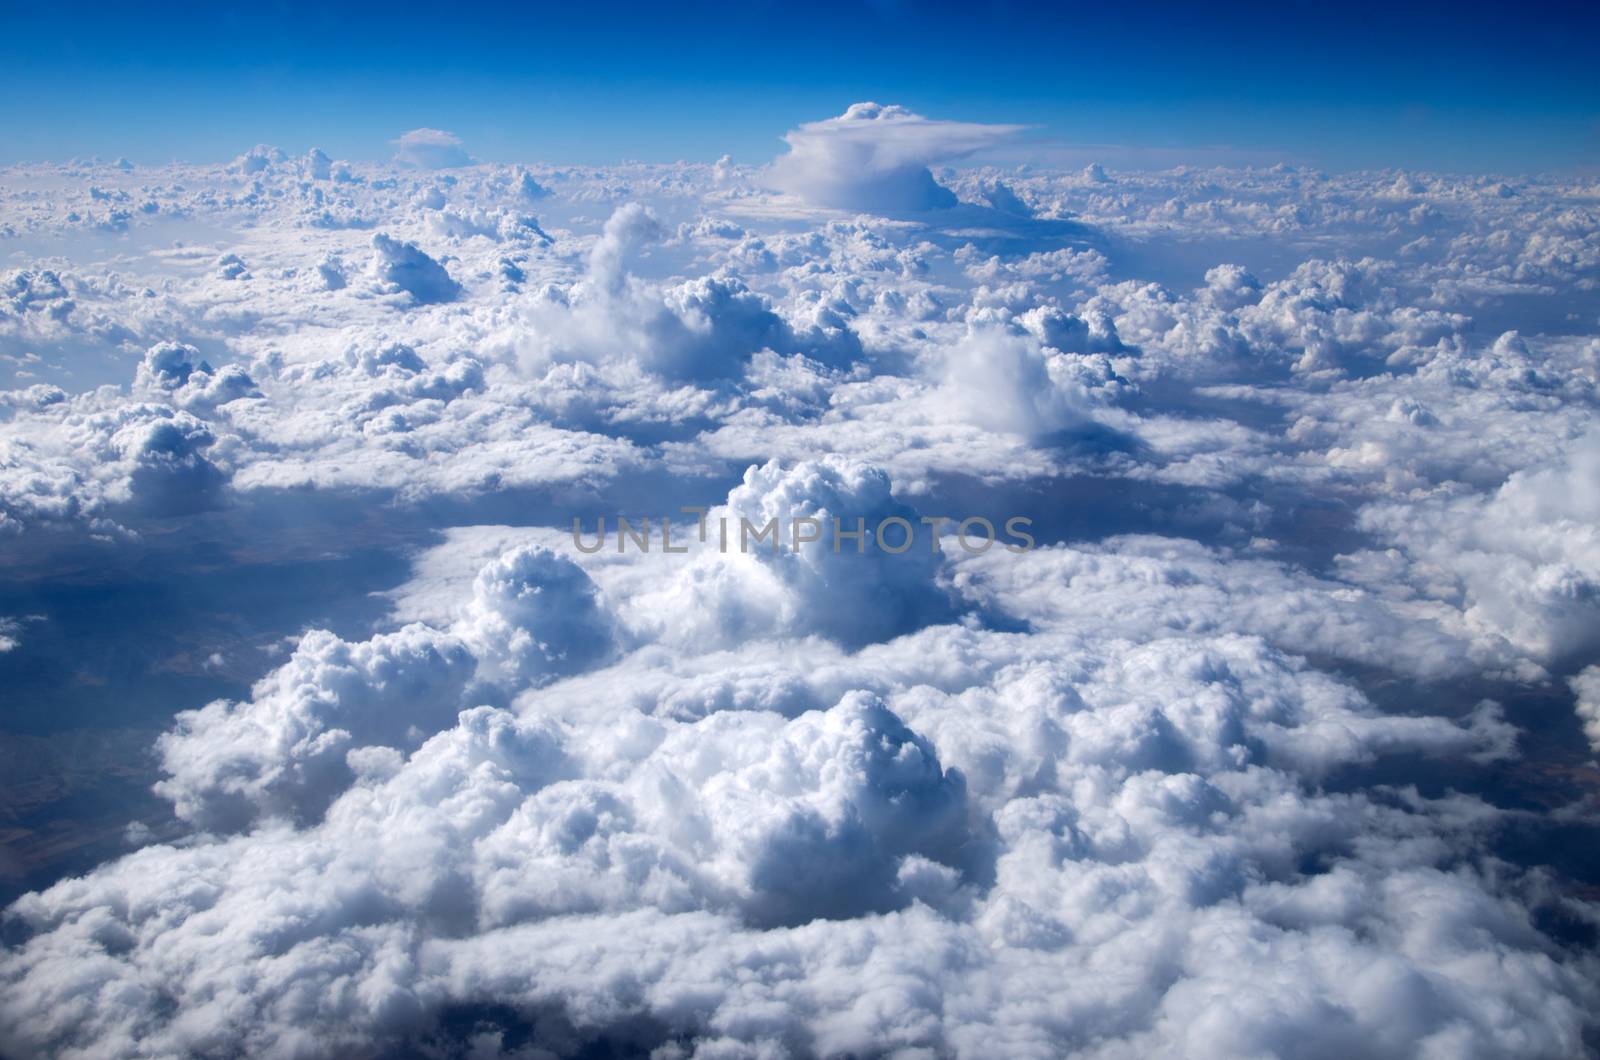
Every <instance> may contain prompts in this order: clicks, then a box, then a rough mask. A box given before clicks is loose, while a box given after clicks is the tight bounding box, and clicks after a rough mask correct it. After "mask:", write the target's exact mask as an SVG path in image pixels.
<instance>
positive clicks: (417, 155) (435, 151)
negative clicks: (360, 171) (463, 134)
mask: <svg viewBox="0 0 1600 1060" xmlns="http://www.w3.org/2000/svg"><path fill="white" fill-rule="evenodd" d="M394 146H395V153H394V158H395V161H396V162H400V163H402V164H404V165H408V166H416V167H417V168H418V169H450V168H453V167H455V166H469V165H471V164H472V156H470V155H468V154H467V152H466V149H465V148H464V147H462V146H461V141H460V139H458V138H457V137H456V136H455V135H453V134H451V133H447V132H445V131H444V130H442V129H412V130H411V131H410V132H408V133H406V134H404V135H403V136H401V137H400V138H399V139H398V140H396V141H395V142H394Z"/></svg>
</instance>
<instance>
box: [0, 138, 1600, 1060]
mask: <svg viewBox="0 0 1600 1060" xmlns="http://www.w3.org/2000/svg"><path fill="white" fill-rule="evenodd" d="M1011 131H1012V130H1010V129H1009V128H1001V127H993V126H968V125H962V124H959V123H948V122H936V121H928V120H925V119H921V118H918V117H916V116H915V115H910V114H908V113H906V112H904V111H902V110H900V109H898V108H880V107H871V106H861V107H856V108H852V110H851V112H850V113H849V114H847V115H846V116H844V117H841V118H836V119H830V120H828V121H824V122H819V123H814V124H811V125H807V126H805V127H803V128H801V129H799V130H796V131H795V132H794V133H793V134H792V135H791V140H790V142H791V148H792V150H791V152H790V154H789V155H788V156H786V157H785V159H784V160H782V161H780V162H779V163H778V164H777V166H776V167H775V168H774V170H773V171H771V172H770V173H764V172H762V171H760V170H757V169H753V168H751V167H741V166H736V165H733V164H731V163H730V162H728V161H727V160H723V161H720V162H718V163H716V164H691V163H685V164H672V165H657V164H646V163H629V164H625V165H617V166H605V167H580V166H559V167H558V166H551V165H541V164H536V163H530V164H526V165H518V166H510V165H504V166H502V165H491V164H481V165H479V164H472V165H467V164H462V165H456V166H453V167H452V169H451V171H449V172H436V171H433V170H431V169H427V168H419V167H425V166H427V165H430V164H433V163H436V162H439V161H454V162H463V163H464V162H466V161H468V160H467V159H465V157H464V155H462V154H461V152H460V146H459V145H458V144H455V143H454V142H453V138H449V137H446V136H444V135H443V134H439V135H437V136H434V137H433V138H432V140H431V142H430V137H429V136H422V137H420V138H418V137H413V139H415V140H416V143H415V146H416V147H417V149H418V151H420V152H421V153H420V154H418V155H417V156H416V157H414V158H411V159H410V161H411V162H412V163H413V164H412V165H405V166H396V165H391V164H387V163H385V164H372V163H363V162H349V161H334V160H332V159H330V158H328V157H327V156H326V155H324V154H322V153H321V152H311V153H309V154H307V155H305V156H302V157H291V156H289V155H286V154H285V153H284V152H282V151H278V150H276V149H273V148H268V147H262V148H257V149H254V150H252V151H249V152H247V153H245V154H244V155H243V156H241V157H240V158H238V159H237V160H235V161H234V162H232V163H228V164H222V165H170V166H145V167H140V168H139V169H138V170H136V171H132V172H130V171H128V170H126V169H124V168H121V167H118V166H116V165H103V164H98V163H94V162H81V161H80V162H74V163H70V164H62V165H37V166H18V167H12V168H8V169H7V170H6V172H5V176H6V179H4V180H0V241H4V242H5V243H6V245H7V247H8V248H9V249H8V253H9V254H10V259H9V260H8V266H9V268H8V270H7V271H6V272H5V273H4V275H3V276H0V386H3V387H4V389H0V687H5V688H6V689H7V690H8V691H9V692H10V693H12V694H11V695H10V697H9V699H8V700H7V701H8V702H11V701H15V702H16V703H17V704H20V705H21V706H20V707H18V708H17V709H18V710H22V711H23V713H22V714H18V713H16V712H15V711H13V712H12V714H11V715H9V716H7V715H6V713H5V711H3V710H0V748H4V749H5V751H6V759H5V760H6V763H7V769H6V770H0V772H3V773H6V775H7V777H8V781H7V783H5V784H0V795H3V796H4V798H0V819H3V822H4V825H5V827H4V828H3V829H0V832H3V833H4V835H3V836H0V842H3V845H4V850H3V851H0V855H3V856H0V886H4V887H6V888H9V890H8V891H7V893H8V894H9V895H12V896H14V898H15V900H14V901H11V900H8V906H7V909H6V913H5V921H6V922H5V932H4V936H5V945H4V947H3V948H0V1054H4V1055H6V1056H95V1057H100V1056H110V1057H155V1056H175V1055H178V1056H181V1055H252V1056H254V1055H262V1056H302V1057H322V1056H343V1055H430V1056H433V1055H437V1056H472V1055H487V1056H493V1055H513V1056H530V1055H578V1054H582V1053H584V1052H585V1051H586V1050H589V1051H593V1052H595V1053H597V1054H599V1053H605V1054H607V1055H609V1054H612V1053H616V1054H623V1053H626V1054H630V1055H631V1054H634V1053H638V1054H642V1055H649V1054H652V1053H653V1054H654V1055H655V1056H657V1057H660V1058H663V1060H665V1058H668V1057H691V1056H694V1057H714V1056H808V1055H904V1056H920V1055H938V1056H973V1057H986V1056H992V1055H997V1054H1001V1055H1007V1056H1039V1057H1045V1056H1049V1057H1054V1056H1062V1055H1081V1056H1087V1057H1101V1058H1108V1060H1109V1058H1124V1057H1135V1056H1139V1057H1142V1056H1152V1055H1155V1056H1160V1055H1183V1056H1195V1057H1202V1058H1209V1057H1216V1058H1222V1057H1229V1058H1232V1057H1237V1056H1272V1055H1283V1054H1288V1053H1294V1052H1297V1051H1300V1052H1303V1051H1305V1050H1306V1049H1307V1048H1312V1049H1316V1048H1321V1049H1325V1050H1327V1051H1331V1052H1337V1053H1339V1054H1340V1055H1351V1056H1379V1057H1391V1056H1392V1057H1401V1056H1496V1057H1498V1056H1529V1057H1563V1058H1564V1057H1568V1056H1574V1055H1581V1054H1582V1052H1583V1050H1584V1048H1585V1045H1586V1044H1587V1043H1590V1042H1592V1041H1593V1040H1594V1036H1595V1033H1596V1025H1595V1017H1594V1015H1593V1014H1594V1013H1595V1012H1597V1011H1600V996H1597V989H1596V983H1597V982H1600V975H1597V974H1596V964H1595V953H1594V947H1593V945H1592V940H1591V939H1590V938H1589V936H1590V934H1592V933H1591V932H1589V931H1588V928H1587V927H1586V925H1591V924H1593V923H1596V922H1600V921H1597V914H1596V911H1595V907H1594V903H1593V902H1592V901H1591V900H1590V899H1591V897H1592V887H1593V885H1594V884H1595V882H1596V881H1595V880H1594V879H1593V871H1592V867H1590V866H1587V865H1586V864H1585V862H1584V860H1583V858H1582V857H1581V851H1582V849H1583V842H1584V837H1585V836H1588V835H1589V834H1590V833H1591V832H1592V831H1593V829H1594V828H1595V821H1594V816H1593V811H1592V807H1591V800H1590V790H1589V789H1590V787H1591V786H1592V785H1591V784H1590V774H1589V772H1587V770H1588V767H1589V765H1590V764H1591V763H1590V759H1591V756H1592V753H1593V750H1594V746H1591V743H1592V742H1594V741H1596V740H1597V738H1596V736H1595V729H1596V714H1597V711H1600V707H1597V706H1596V704H1597V703H1600V691H1597V687H1596V684H1597V678H1596V674H1597V672H1600V669H1597V668H1600V641H1597V640H1596V637H1595V630H1596V629H1597V628H1600V626H1597V623H1596V599H1597V597H1596V592H1595V586H1596V585H1597V584H1600V560H1597V555H1596V551H1595V548H1596V538H1595V532H1594V527H1595V525H1596V524H1597V523H1600V509H1597V507H1596V492H1595V485H1594V484H1595V482H1597V481H1600V472H1597V466H1596V465H1597V460H1600V455H1597V454H1600V445H1597V442H1596V438H1597V436H1596V434H1595V418H1596V410H1597V408H1600V398H1597V393H1600V391H1597V388H1600V322H1597V321H1596V320H1595V318H1594V312H1593V307H1592V305H1591V304H1590V303H1591V302H1592V298H1590V297H1589V295H1590V294H1592V290H1593V288H1594V286H1595V284H1596V283H1597V282H1600V227H1597V226H1596V224H1595V218H1594V216H1593V214H1594V209H1593V204H1594V202H1595V201H1596V188H1595V186H1594V182H1593V180H1592V179H1589V178H1586V177H1583V176H1581V175H1570V174H1568V175H1551V176H1528V177H1526V178H1519V179H1518V180H1516V181H1515V182H1514V185H1513V183H1512V182H1507V181H1503V180H1499V179H1495V180H1484V179H1478V178H1474V177H1459V176H1446V175H1438V174H1429V173H1406V174H1401V175H1396V174H1395V173H1394V172H1392V171H1391V172H1383V173H1375V174H1363V173H1340V174H1323V173H1317V172H1311V171H1303V170H1294V169H1291V168H1288V167H1278V168H1274V169H1270V170H1268V169H1261V168H1257V169H1252V170H1230V169H1218V168H1207V169H1205V170H1204V171H1198V170H1186V171H1177V170H1175V171H1169V172H1147V171H1141V170H1137V169H1124V168H1121V167H1118V168H1117V171H1116V172H1115V173H1114V175H1113V176H1114V179H1112V178H1108V177H1107V176H1106V175H1105V174H1104V173H1102V172H1099V171H1098V170H1097V169H1094V168H1091V169H1090V170H1088V171H1084V172H1079V171H1078V167H1079V166H1081V164H1082V162H1083V161H1084V160H1083V159H1080V160H1078V161H1076V162H1075V163H1074V168H1073V169H1072V170H1071V171H1055V170H1050V169H1045V168H1020V167H1008V168H1006V169H1004V170H1000V169H997V168H995V167H991V166H985V165H981V164H975V163H976V159H975V158H974V157H973V155H974V154H981V152H982V149H983V148H985V147H987V146H990V145H992V144H995V143H997V142H1000V141H1001V140H1002V139H1003V138H1004V137H1005V136H1006V135H1009V133H1010V132H1011ZM430 152H432V153H430ZM957 163H959V165H957ZM930 166H938V167H941V168H939V169H938V172H939V181H941V182H944V186H943V187H941V186H940V184H939V183H937V182H935V180H934V178H933V177H932V175H931V173H932V170H930V168H929V167H930ZM770 180H777V181H779V182H780V183H781V184H782V185H783V187H784V189H785V190H786V191H787V194H784V193H777V192H775V191H774V190H773V188H772V187H771V185H770V183H769V181H770ZM953 196H958V197H959V199H960V201H961V202H963V203H967V204H970V205H969V206H967V207H962V208H957V209H939V208H938V207H940V206H941V205H942V206H949V205H950V203H951V202H952V201H953V200H952V197H953ZM819 205H822V206H830V207H838V208H841V209H843V210H846V211H850V212H849V213H840V212H837V211H836V210H819V209H817V206H819ZM535 207H536V209H537V211H538V216H537V217H535V216H534V215H533V213H532V212H531V211H532V210H533V209H534V208H535ZM930 207H931V208H930ZM1069 219H1070V221H1071V223H1072V224H1073V225H1082V226H1086V227H1089V228H1092V229H1094V230H1096V231H1097V232H1098V233H1100V234H1101V235H1103V236H1104V237H1105V238H1103V239H1098V240H1096V241H1095V243H1094V244H1093V245H1092V246H1089V245H1086V244H1085V243H1084V242H1082V241H1079V240H1074V241H1071V242H1069V241H1068V233H1069V231H1073V232H1076V231H1080V230H1079V229H1069V226H1068V224H1067V222H1068V221H1069ZM108 246H112V247H114V248H115V253H114V254H111V253H108V252H107V250H106V248H107V247H108ZM46 250H48V254H46ZM685 507H687V508H691V509H700V508H703V509H705V511H704V518H705V529H706V534H705V538H704V540H702V539H701V536H700V533H699V521H698V520H697V518H696V517H695V516H694V514H691V513H689V512H685V511H683V510H682V509H683V508H685ZM619 515H625V516H627V517H628V518H629V519H630V520H631V524H632V526H633V527H634V528H635V530H638V529H639V528H640V527H641V525H642V521H643V519H644V518H648V519H649V520H650V523H649V530H648V531H647V532H646V533H645V538H644V539H645V540H646V541H647V542H648V543H649V546H650V547H649V549H648V551H646V550H645V549H644V548H643V547H642V546H641V545H640V544H638V543H637V539H634V540H633V542H631V543H630V544H629V545H628V547H627V548H626V549H621V548H619V544H618V540H619V539H618V535H617V517H618V516H619ZM1010 515H1021V516H1024V517H1027V518H1031V519H1032V520H1033V521H1032V523H1030V524H1029V529H1030V531H1031V533H1032V535H1033V536H1034V538H1035V539H1036V540H1035V541H1034V547H1033V548H1031V549H1025V550H1017V551H1013V550H1010V549H1007V548H1005V547H1004V542H1003V541H1002V542H1000V543H997V544H996V545H995V546H993V547H991V548H990V549H989V550H987V551H985V552H982V553H981V554H980V553H973V552H969V551H968V550H967V549H966V548H964V547H962V544H961V541H960V534H959V532H958V528H959V526H960V522H959V520H961V519H963V518H964V517H967V516H980V517H984V518H988V519H990V520H992V522H993V523H994V525H995V526H996V527H997V529H998V528H1002V527H1003V526H1004V524H1005V520H1006V518H1007V517H1008V516H1010ZM574 516H578V517H580V521H581V523H582V525H583V528H584V532H583V535H582V537H581V538H580V540H581V541H583V542H588V541H592V540H593V533H594V528H595V526H596V522H597V520H598V519H599V518H602V517H603V518H605V519H606V521H607V527H608V533H607V537H606V542H605V545H604V546H603V547H602V548H600V549H599V550H598V551H589V550H587V549H585V548H581V547H580V543H579V542H577V541H574V539H573V536H572V534H571V532H570V525H571V520H572V519H573V517H574ZM664 516H665V517H670V518H671V519H672V522H671V525H670V538H671V541H672V543H673V545H674V550H673V551H672V552H667V551H665V550H664V545H665V540H666V539H665V537H664V527H663V525H662V517H664ZM835 519H838V520H839V521H840V524H841V526H840V527H839V528H838V529H836V528H835V527H834V525H833V521H834V520H835ZM813 521H814V523H813ZM747 523H748V524H749V525H750V527H751V530H750V531H746V529H745V526H746V524H747ZM774 524H775V525H774ZM724 525H726V526H727V528H728V542H729V547H728V548H726V549H724V548H723V547H721V540H722V527H723V526H724ZM769 527H771V529H769ZM797 528H800V529H802V530H815V531H817V533H816V535H815V539H812V538H811V535H810V534H809V533H806V534H804V535H800V534H797V533H796V530H797ZM880 528H882V529H883V531H884V536H883V537H882V538H880V537H879V534H878V530H879V529H880ZM841 529H842V530H845V531H848V532H850V533H854V532H855V531H856V530H857V529H860V530H861V532H862V537H861V539H860V545H859V547H858V546H857V545H856V543H855V539H854V538H853V537H844V538H840V537H839V534H838V530H841ZM774 530H775V531H776V532H775V533H774ZM908 530H909V531H910V533H909V534H908V533H907V531H908ZM752 533H759V534H761V535H762V536H761V537H760V538H759V539H752ZM902 538H908V539H909V545H910V547H908V548H906V549H905V550H904V551H899V550H898V548H899V545H900V544H901V543H902ZM836 541H837V542H838V544H839V546H840V547H838V549H837V550H836V549H835V547H834V544H835V542H836ZM775 545H776V546H777V547H774V546H775ZM680 548H681V549H683V551H677V549H680ZM0 698H3V697H0ZM1574 710H1575V711H1576V718H1574V716H1573V713H1572V712H1573V711H1574ZM108 718H114V719H116V721H115V725H114V727H113V726H108V725H105V724H103V720H104V719H108ZM85 719H91V720H90V721H86V720H85ZM1580 728H1581V729H1582V730H1584V732H1585V734H1586V735H1580V734H1579V733H1580ZM152 745H153V747H152ZM152 787H153V788H154V793H153V794H151V793H150V791H149V790H148V789H150V788H152ZM141 792H142V794H141ZM85 814H100V816H90V817H85V816H84V815H85ZM124 826H131V827H128V828H126V829H125V828H124ZM1306 1043H1312V1045H1311V1046H1307V1044H1306Z"/></svg>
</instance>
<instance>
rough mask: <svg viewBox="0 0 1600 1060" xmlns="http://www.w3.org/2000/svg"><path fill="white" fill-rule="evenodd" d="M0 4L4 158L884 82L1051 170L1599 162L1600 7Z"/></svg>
mask: <svg viewBox="0 0 1600 1060" xmlns="http://www.w3.org/2000/svg"><path fill="white" fill-rule="evenodd" d="M0 9H3V23H0V25H3V30H0V162H10V161H17V160H24V159H63V158H67V157H70V156H73V155H89V154H99V155H102V156H106V157H114V156H116V155H125V156H127V157H129V158H131V159H134V160H135V161H141V162H158V161H165V160H167V159H171V158H184V159H193V160H214V159H224V158H230V157H232V156H233V155H235V154H238V153H239V152H240V151H242V150H243V149H245V148H247V147H249V146H250V145H251V144H254V143H257V142H264V143H271V144H276V145H278V146H281V147H283V148H285V149H286V150H289V151H292V152H297V153H298V152H301V151H304V150H305V149H306V148H308V147H310V146H312V145H318V146H321V147H323V148H324V149H325V150H327V151H328V152H329V153H330V154H333V155H335V156H336V157H346V158H382V157H387V156H388V155H389V154H390V153H391V148H390V147H389V145H388V141H389V140H391V139H392V138H393V137H395V136H397V135H398V134H399V133H401V132H403V131H405V130H407V129H411V128H415V127H417V126H432V127H436V128H441V129H447V130H450V131H452V132H455V133H456V134H457V135H459V136H460V137H461V138H462V139H463V140H464V141H465V145H466V147H467V148H468V150H470V151H471V152H472V153H473V154H474V155H476V156H478V157H479V158H483V159H487V160H492V161H510V160H519V159H528V160H533V159H538V160H547V161H555V162H606V161H616V160H619V159H623V158H639V159H647V160H671V159H677V158H690V159H712V158H715V157H717V156H718V155H720V154H722V153H724V152H728V153H731V154H732V155H733V156H734V157H735V158H736V159H738V160H740V161H749V162H760V161H765V160H766V159H768V158H771V157H772V156H773V155H774V154H775V153H777V152H778V151H780V150H781V149H782V145H781V144H780V143H779V142H778V137H779V136H780V135H781V134H782V133H783V131H784V130H785V129H788V128H791V127H793V126H794V125H795V124H797V123H799V122H802V121H807V120H811V119H816V118H823V117H827V116H830V115H833V114H837V113H839V112H840V111H842V110H843V109H844V107H845V106H846V105H847V104H849V103H851V102H853V101H856V100H863V99H874V100H877V101H878V102H883V103H890V102H896V103H902V104H904V105H906V106H909V107H911V108H912V109H914V110H918V111H920V112H922V113H924V114H927V115H928V116H930V117H945V118H960V119H966V120H975V121H996V122H1024V123H1030V124H1033V125H1035V126H1037V128H1036V130H1035V134H1034V135H1035V138H1036V142H1035V144H1034V146H1033V147H1032V148H1030V150H1032V151H1033V152H1035V153H1037V154H1038V155H1039V156H1040V157H1041V158H1043V159H1048V158H1049V157H1050V151H1052V150H1054V151H1055V152H1056V154H1057V155H1058V156H1060V157H1071V156H1072V154H1073V152H1071V151H1065V150H1063V145H1083V144H1092V145H1122V146H1126V147H1130V148H1136V149H1145V150H1146V153H1147V154H1149V157H1151V158H1152V159H1157V160H1161V161H1176V160H1184V159H1188V160H1192V161H1197V162H1205V161H1208V160H1211V159H1215V158H1219V157H1250V156H1260V157H1262V158H1264V159H1270V158H1273V157H1279V156H1281V157H1285V158H1288V159H1290V160H1295V161H1305V162H1310V163H1313V164H1317V165H1322V166H1326V167H1329V168H1352V167H1366V166H1384V165H1405V166H1427V167H1432V168H1441V169H1467V170H1486V171H1512V172H1515V171H1526V170H1530V169H1539V168H1552V167H1564V166H1573V165H1596V164H1600V75H1597V73H1596V67H1597V53H1600V35H1597V31H1600V4H1589V5H1587V6H1586V7H1580V6H1578V5H1576V4H1573V5H1568V6H1566V7H1554V6H1552V7H1541V6H1538V5H1529V4H1519V5H1510V4H1503V5H1500V6H1498V7H1496V8H1493V9H1484V10H1474V9H1473V8H1472V7H1470V6H1467V5H1455V6H1451V7H1443V6H1439V7H1423V8H1415V7H1414V8H1411V9H1410V10H1407V11H1396V10H1389V9H1385V8H1383V7H1377V6H1373V7H1362V6H1361V5H1356V4H1349V3H1334V4H1326V5H1324V4H1310V3H1280V4H1273V5H1266V4H1249V5H1236V6H1233V7H1231V8H1229V9H1227V10H1223V9H1222V8H1221V7H1220V6H1218V7H1212V6H1210V5H1205V6H1204V7H1203V6H1202V5H1196V4H1191V5H1184V6H1181V7H1180V6H1176V5H1174V6H1171V7H1166V6H1162V5H1153V4H1139V3H1127V2H1122V3H1115V4H1099V5H1094V6H1087V5H1073V4H1057V5H1048V6H1046V5H1029V4H1021V3H1005V4H983V3H967V4H962V5H923V4H910V3H898V2H878V3H870V4H867V3H863V4H802V3H784V4H778V3H767V2H761V0H755V2H746V3H740V4H728V5H703V4H672V3H667V2H661V3H657V4H651V5H633V4H621V3H593V2H591V3H567V4H564V5H562V6H560V7H550V8H543V7H541V6H540V5H537V4H522V5H515V6H507V7H505V8H504V9H499V10H497V9H495V8H494V7H493V6H482V7H475V6H471V5H466V4H461V5H451V4H444V3H437V2H436V3H432V4H429V5H426V6H421V5H409V4H404V3H391V4H384V5H381V6H380V5H374V6H370V7H365V8H361V7H355V6H345V7H343V8H341V9H339V10H334V9H332V7H331V5H308V4H298V3H270V2H266V3H257V4H249V5H240V6H239V7H238V8H237V9H234V8H231V7H230V6H229V5H224V4H208V5H200V4H165V3H149V4H140V5H134V4H124V5H118V6H116V7H101V6H97V5H74V4H70V3H67V4H46V3H39V2H34V3H29V4H18V3H14V2H11V0H4V2H0ZM1217 147H1224V148H1228V149H1230V150H1229V151H1226V152H1221V153H1219V152H1216V151H1215V150H1211V149H1213V148H1217ZM1149 149H1162V150H1158V151H1154V152H1151V151H1149ZM1167 149H1176V150H1167ZM1091 153H1094V152H1091ZM1101 153H1106V154H1108V158H1107V160H1108V161H1111V162H1115V161H1118V160H1119V157H1118V156H1117V155H1116V153H1114V152H1101ZM1122 157H1127V158H1133V157H1140V155H1139V153H1138V152H1132V153H1125V154H1124V155H1123V156H1122Z"/></svg>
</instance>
